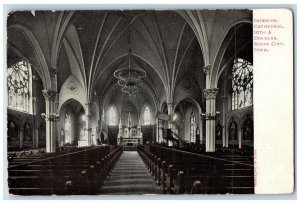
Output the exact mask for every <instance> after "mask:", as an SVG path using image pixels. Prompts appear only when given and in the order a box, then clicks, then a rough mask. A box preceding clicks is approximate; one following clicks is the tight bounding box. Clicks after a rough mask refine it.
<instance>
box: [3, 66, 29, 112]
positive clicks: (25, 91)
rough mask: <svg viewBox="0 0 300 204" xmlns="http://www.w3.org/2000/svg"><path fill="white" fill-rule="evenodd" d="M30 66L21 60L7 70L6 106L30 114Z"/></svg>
mask: <svg viewBox="0 0 300 204" xmlns="http://www.w3.org/2000/svg"><path fill="white" fill-rule="evenodd" d="M31 94H32V72H31V65H30V64H29V63H28V62H26V61H24V60H22V61H20V62H18V63H15V64H14V65H12V66H11V67H9V68H8V69H7V96H8V97H7V100H8V101H7V104H8V107H9V108H11V109H15V110H19V111H24V112H27V113H32V100H31V98H32V95H31Z"/></svg>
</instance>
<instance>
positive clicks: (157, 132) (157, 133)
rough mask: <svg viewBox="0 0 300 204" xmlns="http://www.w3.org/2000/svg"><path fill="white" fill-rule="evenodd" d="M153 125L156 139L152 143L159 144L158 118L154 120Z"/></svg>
mask: <svg viewBox="0 0 300 204" xmlns="http://www.w3.org/2000/svg"><path fill="white" fill-rule="evenodd" d="M155 123H156V137H155V140H154V141H153V142H157V143H159V119H158V118H156V119H155Z"/></svg>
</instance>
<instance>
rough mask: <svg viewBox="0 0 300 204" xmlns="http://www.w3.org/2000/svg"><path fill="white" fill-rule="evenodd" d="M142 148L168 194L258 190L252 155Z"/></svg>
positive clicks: (148, 162)
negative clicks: (255, 188)
mask: <svg viewBox="0 0 300 204" xmlns="http://www.w3.org/2000/svg"><path fill="white" fill-rule="evenodd" d="M138 151H139V153H140V155H141V157H142V159H143V160H144V162H145V164H146V165H147V166H148V168H149V170H150V171H151V172H152V175H153V177H154V178H155V179H156V180H157V182H158V184H160V186H161V188H162V190H163V191H164V192H165V193H168V194H174V193H175V194H183V193H204V194H216V193H217V194H220V193H223V194H225V193H232V194H234V193H254V170H253V158H251V157H249V156H240V155H231V156H230V155H228V154H227V155H226V154H225V155H223V154H220V153H207V154H196V153H190V152H184V151H180V150H175V149H171V148H165V147H158V146H154V145H149V146H147V147H145V146H139V147H138Z"/></svg>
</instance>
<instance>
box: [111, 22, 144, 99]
mask: <svg viewBox="0 0 300 204" xmlns="http://www.w3.org/2000/svg"><path fill="white" fill-rule="evenodd" d="M130 41H131V25H130V22H129V37H128V55H127V57H126V59H125V62H124V65H123V68H121V69H118V70H116V71H115V72H114V76H115V77H116V78H117V79H118V84H119V86H121V87H122V88H121V90H122V92H124V93H127V94H129V96H131V95H132V94H134V93H136V92H137V91H138V86H139V84H140V83H141V79H142V78H143V77H145V76H146V72H145V71H144V70H143V69H141V68H139V67H137V66H135V64H133V63H132V60H131V55H132V52H131V44H130Z"/></svg>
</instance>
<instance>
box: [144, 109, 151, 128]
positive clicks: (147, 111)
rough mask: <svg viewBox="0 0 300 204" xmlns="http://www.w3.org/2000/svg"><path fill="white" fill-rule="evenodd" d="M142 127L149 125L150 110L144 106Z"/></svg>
mask: <svg viewBox="0 0 300 204" xmlns="http://www.w3.org/2000/svg"><path fill="white" fill-rule="evenodd" d="M144 125H150V109H149V107H148V106H146V108H145V111H144Z"/></svg>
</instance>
